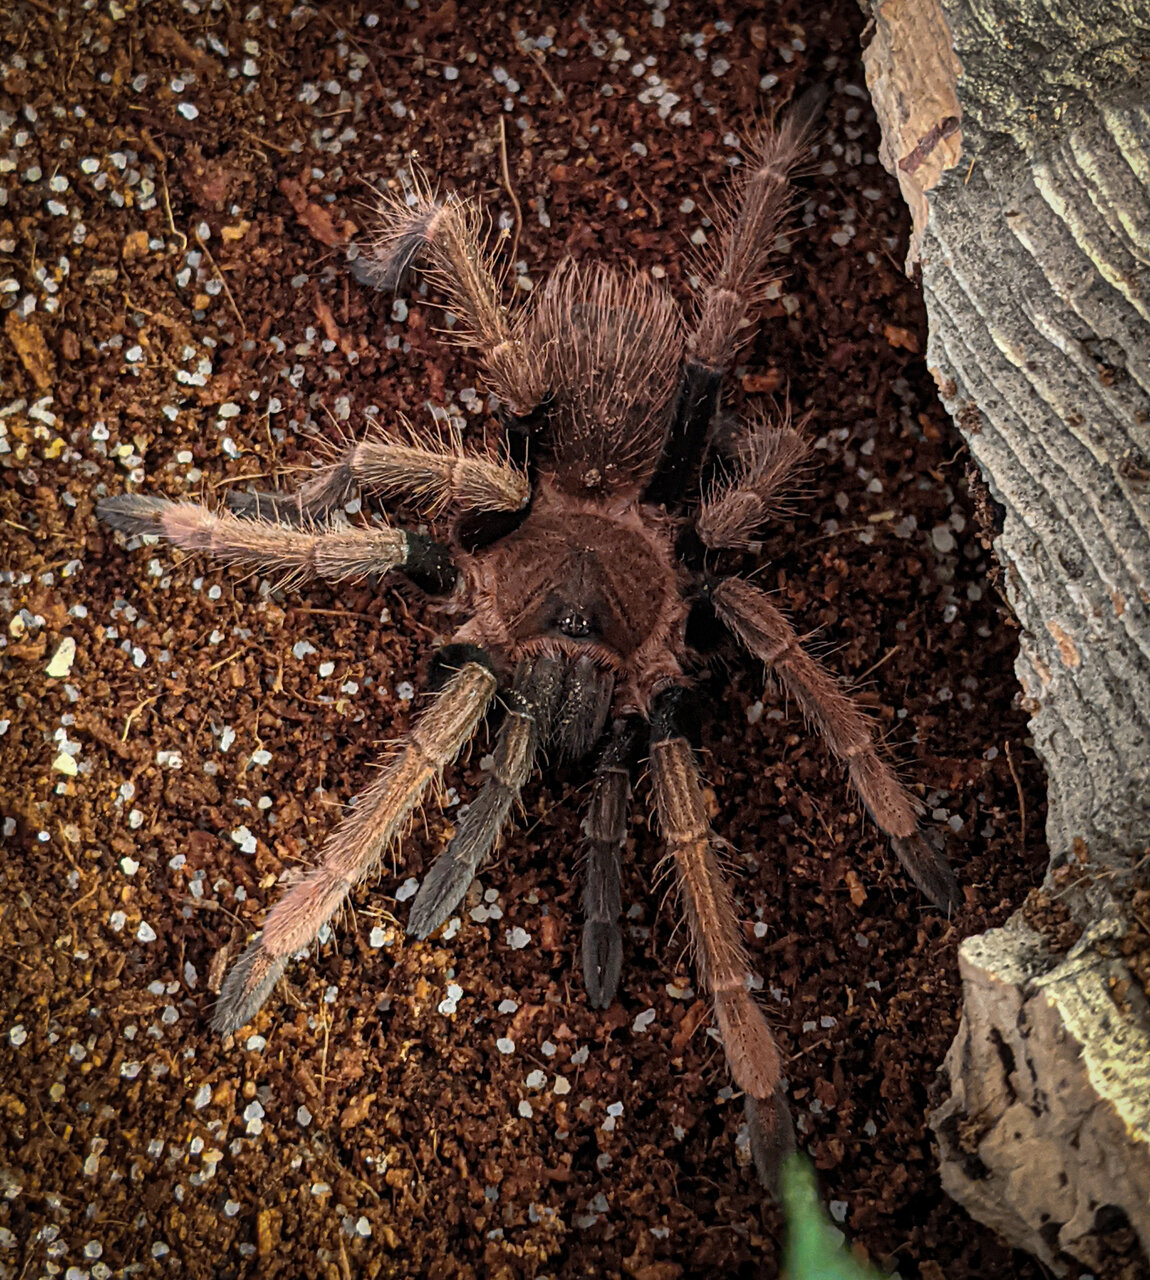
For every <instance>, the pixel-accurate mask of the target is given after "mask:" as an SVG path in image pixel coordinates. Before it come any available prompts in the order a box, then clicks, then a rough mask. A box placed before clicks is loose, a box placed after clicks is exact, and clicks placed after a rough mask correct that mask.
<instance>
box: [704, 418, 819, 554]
mask: <svg viewBox="0 0 1150 1280" xmlns="http://www.w3.org/2000/svg"><path fill="white" fill-rule="evenodd" d="M809 452H810V445H809V444H808V443H807V441H806V440H805V438H804V437H803V436H802V435H801V434H800V433H799V432H798V431H796V430H794V429H793V428H792V427H791V425H790V418H789V415H788V416H787V417H786V418H784V420H783V423H782V425H781V426H775V425H773V424H772V423H770V422H768V421H767V419H766V418H759V419H757V420H756V421H754V422H753V423H752V424H751V426H750V429H749V430H748V431H747V434H746V436H745V437H744V439H743V441H742V443H741V446H740V449H739V455H740V456H739V461H738V470H737V471H736V473H735V475H734V476H733V477H732V478H731V479H730V480H728V481H727V482H726V483H725V484H723V485H722V486H720V487H719V488H717V489H716V490H715V491H713V492H712V493H709V494H707V496H706V497H705V498H704V499H703V502H702V505H701V506H700V508H699V512H698V515H697V516H696V517H695V528H696V529H697V530H698V532H699V536H700V537H701V538H702V540H703V542H704V543H705V544H706V545H707V546H708V547H710V548H711V549H712V550H717V549H718V548H720V547H746V546H747V545H748V544H749V543H750V542H751V541H752V539H753V538H754V535H755V534H756V533H757V532H758V531H759V530H760V529H761V528H762V526H763V525H764V524H765V523H766V521H767V520H768V519H770V518H771V517H772V516H774V515H776V514H777V513H778V510H779V506H778V503H779V498H780V496H781V494H782V493H783V491H784V490H785V488H786V486H787V483H788V481H789V480H790V479H791V477H792V476H793V474H794V470H795V468H796V467H797V466H798V465H799V464H800V463H801V462H802V460H803V459H804V458H805V457H806V456H807V454H808V453H809Z"/></svg>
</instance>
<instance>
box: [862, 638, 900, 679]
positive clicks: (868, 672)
mask: <svg viewBox="0 0 1150 1280" xmlns="http://www.w3.org/2000/svg"><path fill="white" fill-rule="evenodd" d="M901 648H902V645H901V644H896V645H895V647H894V648H893V649H888V650H887V651H886V653H884V654H883V655H882V657H881V658H879V660H878V661H877V662H876V663H875V664H874V666H873V667H867V669H866V670H865V671H864V672H863V673H862V675H861V676H859V678H858V680H856V681H855V683H856V684H859V683H861V682H862V681H863V680H865V679H866V678H867V676H869V675H873V674H874V673H875V672H876V671H877V670H878V669H879V667H881V666H882V664H883V663H884V662H889V661H890V660H891V658H893V657H894V655H895V654H896V653H898V651H899V650H900V649H901Z"/></svg>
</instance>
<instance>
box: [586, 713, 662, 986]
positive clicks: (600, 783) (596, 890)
mask: <svg viewBox="0 0 1150 1280" xmlns="http://www.w3.org/2000/svg"><path fill="white" fill-rule="evenodd" d="M645 728H646V726H645V725H644V722H643V721H642V719H640V717H638V716H630V717H628V718H627V719H623V720H616V721H615V723H614V725H613V726H612V728H611V740H610V742H609V743H608V744H607V746H606V748H605V749H604V751H603V754H602V755H601V756H600V758H599V763H598V764H597V765H596V766H595V777H594V779H593V781H592V783H591V803H590V804H589V805H588V806H587V816H586V817H585V818H584V819H583V834H584V835H585V836H586V837H587V861H586V865H585V867H584V872H583V874H584V877H585V880H584V885H583V982H584V984H585V985H586V987H587V1000H588V1003H589V1004H590V1005H591V1007H592V1008H593V1009H606V1008H607V1006H608V1005H609V1004H610V1003H611V1001H612V1000H614V998H615V992H616V991H617V990H618V987H619V974H620V972H621V971H622V967H623V931H622V929H620V927H619V917H620V915H622V913H623V902H622V894H621V891H620V885H619V871H620V862H621V859H622V853H623V847H624V845H625V844H626V841H627V812H628V810H629V809H630V807H631V772H632V770H633V768H634V766H635V763H636V756H637V754H638V750H639V743H640V742H641V740H642V738H643V737H644V736H645Z"/></svg>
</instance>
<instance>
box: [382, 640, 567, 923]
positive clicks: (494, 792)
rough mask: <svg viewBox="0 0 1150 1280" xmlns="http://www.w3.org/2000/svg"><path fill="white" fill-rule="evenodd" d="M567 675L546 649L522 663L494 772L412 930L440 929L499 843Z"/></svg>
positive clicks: (425, 890) (426, 886) (420, 897)
mask: <svg viewBox="0 0 1150 1280" xmlns="http://www.w3.org/2000/svg"><path fill="white" fill-rule="evenodd" d="M563 675H564V672H563V663H562V662H561V661H560V660H559V659H558V658H554V657H551V656H549V655H546V654H544V655H541V656H539V657H536V658H530V659H526V660H524V661H523V662H522V663H520V666H519V670H518V671H517V672H516V673H515V682H514V685H513V686H512V688H511V689H510V690H509V691H508V692H507V694H506V695H505V697H506V701H507V716H506V719H505V720H504V721H503V724H502V725H501V726H500V729H499V736H498V738H497V739H496V741H495V750H494V752H493V753H492V756H493V764H492V766H491V775H490V777H489V778H488V779H487V781H486V782H485V783H484V784H483V787H482V789H481V790H480V792H479V795H478V796H476V798H475V799H474V800H473V801H472V803H471V804H470V805H469V806H468V809H467V812H466V813H465V814H464V815H463V817H462V818H461V819H460V820H459V826H458V827H457V828H456V831H455V835H454V836H452V838H451V843H450V844H449V845H448V846H447V848H446V849H444V851H443V852H442V853H441V854H440V855H439V857H438V858H436V860H435V861H434V862H433V863H432V866H431V870H430V871H429V872H428V873H427V878H426V879H425V880H424V882H423V884H422V885H421V886H420V888H419V892H418V893H417V894H416V895H415V901H414V902H413V903H412V904H411V914H410V916H409V917H408V921H407V931H408V933H411V934H414V935H415V937H417V938H426V937H427V936H428V935H429V934H431V933H433V932H434V931H435V930H436V929H438V928H439V926H440V925H441V924H442V923H443V922H444V920H446V919H447V917H448V916H449V915H450V914H451V912H452V911H453V910H454V909H455V908H456V906H458V905H459V902H460V901H461V900H462V898H463V895H464V894H465V893H466V892H467V886H468V885H469V884H470V883H471V882H472V880H474V879H475V873H476V871H478V869H479V867H480V864H481V863H482V862H483V861H484V860H485V859H486V858H487V855H488V854H489V853H490V852H491V850H492V849H493V848H494V847H495V845H496V843H497V842H498V840H499V836H500V832H501V831H502V829H503V825H504V823H505V822H506V821H507V816H508V814H509V813H510V812H511V806H512V805H513V804H514V803H515V802H516V800H518V798H519V792H520V790H521V789H522V787H523V784H524V783H525V782H526V781H527V779H528V778H529V777H530V776H531V769H532V767H533V765H534V763H535V753H536V751H537V750H538V748H539V744H540V742H541V741H542V740H543V739H544V738H546V736H547V730H548V727H549V723H550V720H551V717H552V716H553V715H554V713H555V709H556V707H557V706H558V705H559V700H560V698H561V697H562V692H563Z"/></svg>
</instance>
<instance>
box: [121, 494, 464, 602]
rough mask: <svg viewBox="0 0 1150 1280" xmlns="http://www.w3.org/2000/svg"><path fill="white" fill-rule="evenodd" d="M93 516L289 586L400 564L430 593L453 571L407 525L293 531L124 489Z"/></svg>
mask: <svg viewBox="0 0 1150 1280" xmlns="http://www.w3.org/2000/svg"><path fill="white" fill-rule="evenodd" d="M96 514H97V515H98V516H99V517H100V519H101V520H103V521H104V523H105V524H108V525H111V527H112V528H113V529H120V530H121V531H123V532H124V533H141V534H156V535H158V536H160V537H162V538H167V539H168V541H169V542H174V543H175V544H176V546H178V547H182V548H183V549H184V550H185V551H200V552H205V553H206V554H207V555H210V556H212V557H214V558H215V559H217V560H222V561H223V562H224V563H225V564H233V565H243V566H246V567H247V568H250V569H254V570H256V571H257V572H259V573H268V574H274V573H279V574H282V575H283V578H284V581H285V582H288V583H304V582H308V581H312V580H314V579H317V578H319V579H323V580H324V581H327V582H344V581H346V580H348V579H352V578H364V577H370V576H373V575H379V574H384V573H387V572H389V571H390V570H392V569H400V570H402V571H404V572H405V573H408V574H409V575H410V576H411V577H413V578H415V579H416V580H418V581H421V584H422V585H426V586H428V587H429V589H431V590H436V591H446V590H449V589H450V587H451V586H452V584H453V583H454V581H455V569H454V566H453V565H452V564H451V560H450V557H449V555H448V552H447V550H446V548H444V547H441V546H440V545H439V544H438V543H435V542H433V541H432V540H431V539H430V538H428V537H425V536H424V535H423V534H419V533H408V532H407V531H406V530H404V529H392V528H383V529H316V530H306V529H293V528H289V527H288V526H286V525H282V524H276V523H273V522H272V521H270V520H243V519H240V517H238V516H235V515H231V514H230V513H228V512H226V511H224V512H215V511H209V510H208V508H207V507H202V506H200V505H199V503H196V502H170V501H168V499H167V498H153V497H146V496H144V495H143V494H136V493H127V494H121V495H119V496H118V497H115V498H104V499H103V500H102V501H100V502H99V503H97V505H96Z"/></svg>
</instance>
